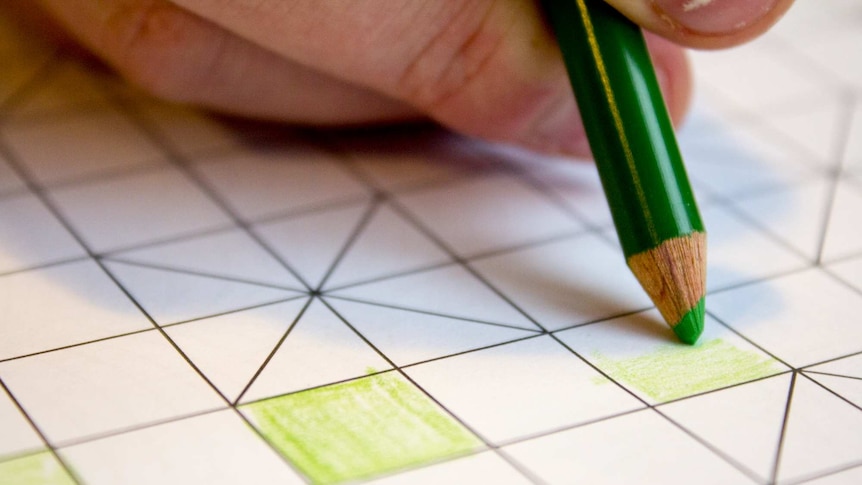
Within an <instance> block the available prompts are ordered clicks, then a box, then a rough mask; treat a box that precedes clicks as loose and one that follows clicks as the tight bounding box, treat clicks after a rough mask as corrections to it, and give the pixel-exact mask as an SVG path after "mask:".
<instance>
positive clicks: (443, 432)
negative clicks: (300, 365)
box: [245, 372, 481, 483]
mask: <svg viewBox="0 0 862 485" xmlns="http://www.w3.org/2000/svg"><path fill="white" fill-rule="evenodd" d="M245 410H246V412H248V414H250V415H251V419H252V421H253V422H254V423H255V426H256V427H257V428H258V429H259V430H260V432H261V433H262V434H263V435H264V436H265V437H266V439H267V440H269V441H270V442H271V443H272V444H273V445H274V446H275V447H276V448H277V449H278V450H279V451H281V453H282V454H284V456H286V457H287V458H288V459H289V460H290V461H291V462H292V463H293V464H295V465H296V466H297V467H298V468H299V469H300V470H302V472H303V473H305V474H306V475H307V476H308V477H309V478H311V480H312V481H314V482H315V483H335V482H339V481H343V480H349V479H356V478H361V477H369V476H372V475H376V474H379V473H383V472H386V471H391V470H395V469H398V468H403V467H407V466H411V465H417V464H421V463H427V462H430V461H434V460H439V459H441V458H444V457H449V456H453V455H457V454H462V453H465V452H468V451H470V450H472V449H475V448H476V447H478V446H480V445H481V443H480V441H479V440H478V438H476V436H475V435H473V434H472V433H470V432H469V431H468V430H467V429H466V428H464V427H463V426H462V425H461V424H460V423H458V422H457V421H455V420H454V419H453V418H452V417H451V416H449V415H448V414H446V413H445V412H444V411H443V410H442V409H440V407H439V406H437V405H436V404H435V403H434V402H433V401H432V400H431V399H429V398H428V397H427V396H426V395H425V394H423V393H422V392H421V391H420V390H419V389H417V388H416V387H415V386H413V385H412V384H410V383H409V382H407V381H406V380H405V379H404V378H403V377H401V375H400V374H398V373H396V372H387V373H382V374H377V375H374V376H369V377H364V378H361V379H357V380H354V381H349V382H344V383H341V384H335V385H331V386H326V387H320V388H316V389H310V390H308V391H303V392H298V393H296V394H289V395H287V396H282V397H277V398H273V399H268V400H266V401H261V402H258V403H254V404H250V405H248V406H245Z"/></svg>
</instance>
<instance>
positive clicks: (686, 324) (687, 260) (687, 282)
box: [628, 232, 706, 343]
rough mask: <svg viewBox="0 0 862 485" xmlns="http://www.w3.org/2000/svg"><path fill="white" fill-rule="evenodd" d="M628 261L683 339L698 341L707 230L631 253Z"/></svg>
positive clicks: (643, 285)
mask: <svg viewBox="0 0 862 485" xmlns="http://www.w3.org/2000/svg"><path fill="white" fill-rule="evenodd" d="M628 265H629V268H631V270H632V273H634V275H635V277H636V278H637V279H638V281H639V282H640V284H641V286H642V287H643V289H644V290H645V291H646V292H647V294H648V295H649V297H650V299H652V301H653V303H655V305H656V307H658V310H659V312H661V315H662V317H664V319H665V321H666V322H667V323H668V325H670V326H671V328H673V329H674V332H676V334H677V336H678V337H679V338H680V340H682V341H683V342H686V343H694V341H695V340H697V337H698V336H700V333H701V332H702V331H703V319H704V317H703V313H704V312H703V305H704V295H705V293H706V234H705V233H702V232H693V233H691V234H688V235H686V236H681V237H675V238H672V239H668V240H666V241H664V242H663V243H661V244H660V245H659V246H657V247H655V248H653V249H650V250H648V251H644V252H641V253H638V254H635V255H633V256H631V257H629V258H628ZM698 308H700V311H697V309H698ZM680 325H682V327H680ZM677 328H679V330H677ZM681 333H682V334H683V335H680V334H681Z"/></svg>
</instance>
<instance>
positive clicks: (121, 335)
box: [0, 328, 156, 363]
mask: <svg viewBox="0 0 862 485" xmlns="http://www.w3.org/2000/svg"><path fill="white" fill-rule="evenodd" d="M155 330H156V329H154V328H142V329H139V330H132V331H131V332H123V333H118V334H116V335H109V336H107V337H101V338H96V339H92V340H86V341H83V342H76V343H73V344H69V345H63V346H61V347H53V348H50V349H45V350H40V351H38V352H31V353H29V354H21V355H16V356H14V357H7V358H5V359H0V363H3V362H12V361H13V360H21V359H26V358H28V357H34V356H37V355H42V354H50V353H51V352H57V351H60V350H66V349H74V348H75V347H83V346H85V345H89V344H95V343H98V342H105V341H107V340H114V339H118V338H122V337H128V336H130V335H137V334H139V333H146V332H154V331H155Z"/></svg>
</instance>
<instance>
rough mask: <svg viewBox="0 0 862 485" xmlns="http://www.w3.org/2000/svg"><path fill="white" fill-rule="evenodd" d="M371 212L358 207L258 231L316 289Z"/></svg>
mask: <svg viewBox="0 0 862 485" xmlns="http://www.w3.org/2000/svg"><path fill="white" fill-rule="evenodd" d="M367 211H368V206H367V205H358V206H350V207H345V208H339V209H334V210H327V211H321V212H314V213H311V214H307V215H302V216H299V217H291V218H289V219H283V220H279V221H277V222H269V223H265V224H259V225H257V226H255V227H254V231H255V232H256V233H257V234H258V235H260V237H261V238H263V240H264V241H266V243H267V244H268V245H269V246H270V247H271V248H272V249H273V250H274V251H275V252H276V253H277V254H278V255H279V256H280V257H281V258H282V259H283V260H284V261H286V262H287V264H289V265H290V267H291V268H293V269H294V270H295V271H296V272H297V273H298V274H299V275H300V277H302V278H303V279H304V280H305V281H306V282H307V283H308V284H309V285H310V286H311V287H313V288H316V287H317V286H319V285H320V282H321V280H322V279H323V277H324V276H325V275H326V272H327V271H329V268H330V267H332V265H333V264H334V263H335V260H336V258H337V257H338V255H339V254H340V252H341V250H342V249H343V248H344V245H345V244H347V240H348V238H349V237H350V236H351V234H353V232H354V231H355V230H356V226H357V225H358V224H359V222H360V221H361V220H362V217H363V216H364V215H365V213H366V212H367Z"/></svg>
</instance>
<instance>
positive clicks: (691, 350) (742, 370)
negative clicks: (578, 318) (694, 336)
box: [593, 339, 783, 402]
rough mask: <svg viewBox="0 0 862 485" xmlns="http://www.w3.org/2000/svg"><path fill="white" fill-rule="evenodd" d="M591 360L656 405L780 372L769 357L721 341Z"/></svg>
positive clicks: (778, 365)
mask: <svg viewBox="0 0 862 485" xmlns="http://www.w3.org/2000/svg"><path fill="white" fill-rule="evenodd" d="M593 358H594V360H595V362H596V365H597V366H598V367H599V368H600V369H602V370H604V371H605V372H607V374H608V375H609V376H611V377H612V378H614V379H616V380H619V381H622V382H623V383H625V384H627V385H629V386H632V387H634V388H636V389H638V390H639V391H641V392H643V393H644V394H646V395H647V396H649V397H651V398H652V399H655V400H656V401H658V402H665V401H672V400H674V399H679V398H681V397H686V396H691V395H694V394H699V393H702V392H706V391H711V390H715V389H720V388H722V387H727V386H731V385H734V384H739V383H742V382H748V381H752V380H754V379H759V378H762V377H767V376H770V375H773V374H777V373H779V372H781V371H782V370H783V368H782V367H781V365H780V364H779V362H778V361H776V360H774V359H772V358H771V357H769V356H766V355H763V354H761V353H757V352H754V351H750V350H742V349H739V348H737V347H734V346H733V345H731V344H729V343H727V342H725V341H724V340H722V339H715V340H710V341H708V342H703V343H701V344H700V345H696V346H692V347H684V346H679V345H674V346H665V347H661V348H659V349H658V350H656V351H655V352H653V353H651V354H647V355H640V356H636V357H628V358H622V359H615V358H611V357H607V356H605V355H602V354H599V353H594V354H593Z"/></svg>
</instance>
